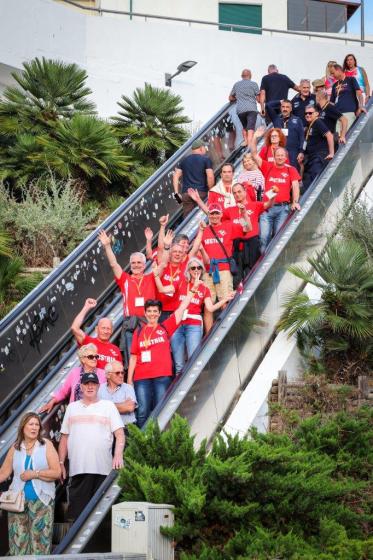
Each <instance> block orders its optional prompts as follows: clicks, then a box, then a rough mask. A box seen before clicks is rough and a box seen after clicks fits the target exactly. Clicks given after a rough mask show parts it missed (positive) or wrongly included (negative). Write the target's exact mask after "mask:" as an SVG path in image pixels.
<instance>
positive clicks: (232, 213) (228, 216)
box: [223, 201, 265, 239]
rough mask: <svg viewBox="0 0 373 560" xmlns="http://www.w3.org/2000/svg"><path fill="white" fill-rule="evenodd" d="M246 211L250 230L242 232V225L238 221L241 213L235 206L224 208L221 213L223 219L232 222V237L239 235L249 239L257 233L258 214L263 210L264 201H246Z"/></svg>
mask: <svg viewBox="0 0 373 560" xmlns="http://www.w3.org/2000/svg"><path fill="white" fill-rule="evenodd" d="M245 206H246V210H247V213H248V215H249V217H250V221H251V225H252V228H253V229H252V230H251V231H249V232H247V233H244V232H243V229H242V225H241V223H240V219H241V214H240V210H239V208H237V206H232V208H226V209H225V210H224V213H223V220H230V221H231V222H232V224H233V237H234V238H237V237H241V238H242V239H250V237H254V236H256V235H259V216H260V214H261V213H262V212H264V211H265V208H264V202H252V201H250V202H247V203H246V204H245Z"/></svg>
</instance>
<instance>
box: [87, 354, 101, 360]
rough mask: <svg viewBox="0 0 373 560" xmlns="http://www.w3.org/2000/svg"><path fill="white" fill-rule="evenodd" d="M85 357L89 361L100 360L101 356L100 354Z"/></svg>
mask: <svg viewBox="0 0 373 560" xmlns="http://www.w3.org/2000/svg"><path fill="white" fill-rule="evenodd" d="M84 357H85V358H87V360H98V359H99V357H100V356H99V355H98V354H89V355H88V356H84Z"/></svg>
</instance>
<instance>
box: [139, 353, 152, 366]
mask: <svg viewBox="0 0 373 560" xmlns="http://www.w3.org/2000/svg"><path fill="white" fill-rule="evenodd" d="M151 359H152V353H151V351H150V350H143V351H142V352H141V361H142V363H143V364H146V363H149V362H151Z"/></svg>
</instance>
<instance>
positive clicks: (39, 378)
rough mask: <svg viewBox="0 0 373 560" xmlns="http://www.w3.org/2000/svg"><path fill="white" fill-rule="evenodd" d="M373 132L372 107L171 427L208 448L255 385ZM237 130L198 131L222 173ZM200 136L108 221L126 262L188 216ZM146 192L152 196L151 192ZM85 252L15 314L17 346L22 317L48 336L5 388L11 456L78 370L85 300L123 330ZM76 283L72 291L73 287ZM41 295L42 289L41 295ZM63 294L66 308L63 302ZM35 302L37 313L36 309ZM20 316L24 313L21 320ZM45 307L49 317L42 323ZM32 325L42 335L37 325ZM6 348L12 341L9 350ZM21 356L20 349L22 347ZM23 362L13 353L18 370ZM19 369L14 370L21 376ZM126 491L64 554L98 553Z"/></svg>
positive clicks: (202, 352)
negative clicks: (39, 412) (94, 546)
mask: <svg viewBox="0 0 373 560" xmlns="http://www.w3.org/2000/svg"><path fill="white" fill-rule="evenodd" d="M372 133H373V111H369V113H368V115H367V116H366V117H363V118H361V119H360V120H359V122H358V123H357V124H356V126H355V127H354V128H353V130H352V131H351V134H350V135H349V140H348V144H347V146H346V147H345V148H343V149H341V150H340V151H339V152H338V154H337V155H336V157H335V159H334V160H333V161H332V162H331V163H330V164H329V165H328V167H327V169H326V170H325V171H324V173H323V174H322V176H321V177H320V178H319V180H318V181H317V182H315V184H314V185H313V186H312V187H311V188H310V189H309V191H308V192H307V194H306V196H305V197H304V200H303V201H302V210H301V212H299V213H297V214H296V215H294V216H293V217H292V218H291V219H290V220H289V221H288V223H287V224H286V225H285V227H284V228H283V229H282V230H281V232H280V234H279V236H277V237H276V239H274V240H273V241H272V243H271V245H270V247H269V250H268V252H267V254H266V255H265V257H264V258H263V259H262V260H261V261H260V262H259V263H258V265H257V266H256V268H255V270H254V271H253V272H252V274H251V276H250V278H249V279H248V280H247V282H246V284H245V286H244V290H243V293H242V295H241V296H240V298H237V299H235V300H234V301H233V302H232V304H231V305H230V306H229V307H228V308H227V309H226V311H225V312H224V313H223V314H222V315H221V317H220V320H219V321H218V322H217V323H216V324H215V326H214V328H213V330H212V332H211V333H210V335H209V337H208V338H207V339H206V340H205V341H204V344H203V345H202V346H201V348H200V349H199V350H198V351H196V353H195V355H194V356H193V357H192V359H191V360H190V361H189V363H188V364H187V366H186V368H185V371H184V374H183V376H182V377H181V378H180V379H179V380H178V382H177V383H175V384H174V385H173V386H172V388H171V390H170V392H169V393H168V395H167V397H166V399H165V401H164V402H163V403H162V404H161V405H160V406H159V407H158V409H156V410H155V411H154V412H153V416H154V417H155V418H157V420H158V422H159V424H160V426H161V428H162V429H163V428H165V427H166V426H167V424H168V423H169V421H170V419H171V417H172V415H173V414H175V413H178V414H181V415H183V416H185V417H186V418H188V420H189V422H190V424H191V428H192V432H193V433H195V434H196V441H197V443H198V442H199V441H200V440H201V439H202V438H204V437H207V439H210V438H211V437H212V435H213V434H214V433H215V431H216V430H217V429H218V428H219V426H221V424H222V423H223V422H224V418H225V417H226V415H227V414H228V413H229V411H230V409H231V407H232V405H233V403H234V402H235V399H236V398H237V397H238V395H239V391H240V390H242V388H244V387H245V385H246V384H247V383H248V381H249V379H250V376H251V375H252V372H253V371H254V370H255V366H256V364H257V363H258V362H259V361H260V360H261V359H262V358H263V356H264V354H265V352H266V349H267V347H268V345H269V344H270V343H271V340H272V338H273V336H274V332H275V325H276V323H277V321H278V318H279V316H280V312H281V307H280V303H281V298H282V297H283V294H284V292H285V291H287V290H288V289H289V288H295V287H297V282H298V281H297V279H296V278H295V277H292V275H290V274H289V273H288V272H287V267H288V265H289V264H298V265H299V264H304V263H305V261H306V258H307V256H309V255H310V254H311V253H313V252H314V251H315V250H316V249H320V248H322V247H323V246H324V245H325V241H326V235H327V234H328V233H331V232H332V229H333V227H334V224H335V218H336V216H337V213H338V211H339V210H340V209H341V205H342V203H341V201H342V198H343V195H344V193H345V192H346V191H347V190H348V189H351V188H354V190H355V192H356V194H357V193H358V192H359V191H360V190H361V189H362V188H363V187H364V184H365V182H366V181H367V179H368V178H369V176H370V175H371V173H372V172H373V158H372V155H373V154H372V149H373V146H372V138H373V134H372ZM232 134H233V132H232V123H231V119H230V117H229V114H228V107H225V108H223V109H222V110H221V112H220V113H219V114H218V115H217V116H216V117H215V118H214V119H212V121H210V123H208V125H206V127H204V129H203V130H202V131H200V134H199V135H198V137H201V136H202V137H203V138H204V139H205V140H206V141H208V143H209V155H210V157H211V158H212V160H213V163H214V169H215V170H216V171H218V169H219V167H220V166H221V163H222V162H223V161H228V160H233V161H234V162H235V163H237V162H238V161H239V157H240V155H241V150H240V148H238V149H235V148H234V146H233V137H232ZM193 140H194V139H191V140H190V142H189V144H188V145H187V146H186V147H184V148H183V150H185V151H184V152H183V151H182V150H181V151H179V153H178V154H175V156H174V157H173V159H172V160H171V161H170V162H167V164H165V166H163V168H162V169H163V171H162V169H161V170H159V172H158V174H155V176H153V178H151V179H150V180H149V181H150V183H151V187H152V188H150V189H149V186H150V183H149V181H148V182H147V183H146V184H145V185H144V186H143V187H142V188H141V189H140V192H139V191H138V193H136V195H137V196H136V197H135V198H134V197H130V199H129V200H128V201H127V203H126V204H125V205H127V207H126V208H125V212H124V211H123V210H124V208H123V207H122V208H119V209H118V210H117V212H115V213H114V215H113V216H111V217H110V218H108V220H107V222H106V223H104V224H103V227H105V228H106V229H109V231H113V232H114V234H115V238H116V244H117V246H116V247H115V250H116V254H117V257H118V259H119V261H120V263H121V264H122V265H124V264H125V263H126V262H127V261H128V256H129V253H131V252H132V251H134V250H138V248H139V247H143V246H144V239H143V229H144V225H145V221H146V222H147V225H149V226H150V227H153V228H154V229H158V226H157V220H158V218H159V216H160V215H162V214H164V213H166V212H170V215H171V216H172V220H173V221H174V222H175V223H176V220H177V218H178V217H179V212H180V211H179V208H177V207H176V203H175V202H174V200H173V198H172V197H171V194H170V193H171V172H172V169H173V168H174V166H175V163H176V162H177V161H178V159H180V158H181V157H182V156H183V153H185V152H186V150H187V149H188V148H189V147H190V143H191V142H192V141H193ZM180 152H182V153H180ZM146 186H147V187H148V189H149V190H146V188H144V187H146ZM125 205H123V206H125ZM198 214H199V213H198V212H195V213H194V214H193V215H192V216H190V217H189V218H188V220H187V221H186V222H183V223H182V224H181V225H180V226H179V228H178V229H179V231H180V232H183V233H184V232H185V233H188V234H189V235H192V234H193V232H194V231H195V230H196V228H197V226H198V221H199V218H198ZM129 234H131V235H129ZM124 241H125V245H123V242H124ZM82 246H83V247H82ZM82 246H80V247H82V250H80V248H78V249H77V250H76V251H75V252H74V253H76V256H77V257H79V259H80V260H79V261H78V262H79V266H77V265H76V262H75V260H74V253H73V255H71V256H70V257H68V259H66V261H68V262H67V263H66V261H65V262H64V263H63V266H64V267H66V268H65V271H63V270H62V271H60V273H61V274H60V276H58V272H59V271H58V270H57V271H56V272H55V273H53V274H54V275H55V279H54V280H55V282H54V284H53V286H54V287H51V286H52V284H51V285H50V286H49V285H48V286H46V290H44V292H43V291H42V288H41V291H40V292H38V293H37V294H36V295H37V296H38V297H39V300H40V301H39V303H37V302H34V297H33V296H32V294H31V295H30V297H29V298H28V304H27V303H26V304H25V303H24V302H23V303H22V304H20V306H19V307H18V308H16V310H15V311H14V318H13V322H12V321H11V320H9V319H8V318H7V322H6V327H8V326H9V327H8V331H7V333H8V334H6V335H5V336H8V337H10V340H11V342H13V340H14V332H16V333H17V331H15V327H14V326H13V330H12V328H11V325H14V324H17V325H18V327H19V328H21V326H22V325H23V323H20V321H21V319H20V317H21V314H22V313H23V314H24V316H26V317H27V319H28V320H29V319H30V318H33V317H37V319H36V320H35V321H34V323H35V322H36V323H37V324H36V329H39V331H40V337H39V333H38V336H37V337H36V336H30V334H29V333H30V329H29V330H27V328H26V327H25V329H26V333H23V331H22V328H21V333H22V334H25V338H21V340H22V343H21V344H19V345H18V346H17V345H15V347H16V348H17V349H18V355H19V358H20V357H21V355H22V356H23V355H24V358H22V359H23V360H24V361H23V362H22V360H21V362H20V363H22V364H23V367H24V369H25V370H27V366H28V362H27V360H28V359H30V368H29V373H26V371H25V372H24V373H25V376H26V379H25V380H23V379H22V375H18V377H17V378H16V379H15V380H14V383H13V385H12V386H11V379H10V376H8V378H7V380H8V385H9V388H10V392H9V396H8V395H7V394H6V391H5V392H4V393H3V389H2V388H1V398H2V399H3V401H2V403H1V405H0V406H1V408H0V413H1V414H2V415H3V417H4V420H5V421H4V425H3V426H2V428H1V430H0V446H1V448H0V452H1V453H2V454H3V452H5V451H6V449H7V448H8V447H9V445H10V443H11V442H12V441H13V440H14V433H15V428H16V424H17V421H18V419H19V415H20V414H21V413H22V412H23V410H25V409H27V408H33V409H36V408H37V407H38V406H39V404H41V403H42V402H44V401H45V400H47V398H48V397H49V392H50V390H51V388H52V387H53V388H54V387H55V386H56V384H58V382H60V380H62V378H63V375H64V373H66V372H67V370H68V369H70V368H71V366H72V365H73V363H74V360H73V353H74V348H71V347H70V348H69V346H68V344H70V345H71V342H69V333H68V328H69V325H70V323H71V320H72V318H73V316H74V315H75V314H76V313H77V311H78V310H79V309H80V308H81V307H82V305H83V302H84V300H85V298H86V297H88V296H92V295H93V294H95V295H97V293H100V296H99V302H100V304H101V306H102V309H104V310H105V315H107V314H109V316H112V317H113V319H114V321H115V325H116V328H117V330H118V329H119V327H120V314H121V305H120V297H119V296H117V295H113V291H114V285H113V282H112V275H111V270H110V269H109V268H108V267H107V265H106V261H105V259H104V257H103V255H102V251H100V248H99V247H98V245H97V242H96V238H95V236H94V235H92V236H91V237H90V238H88V240H86V242H84V243H83V244H82ZM65 263H66V264H65ZM98 265H99V266H98ZM63 280H64V281H63ZM67 283H71V284H72V286H71V285H70V286H67ZM37 291H38V290H36V291H34V295H35V292H37ZM60 297H61V299H62V301H63V303H60V302H59V298H60ZM108 300H109V301H108ZM63 304H65V306H66V309H65V308H64V305H63ZM28 306H29V307H30V309H29V307H28ZM35 306H36V313H35V311H34V312H33V311H32V310H33V309H35ZM117 308H119V312H118V310H117ZM17 311H20V314H19V316H17ZM41 311H42V313H43V314H44V315H43V316H42V317H41V318H40V312H41ZM38 313H39V315H38ZM118 313H119V315H118ZM8 317H9V316H8ZM57 318H58V320H57ZM61 319H62V321H64V324H63V325H62V326H60V325H59V322H60V320H61ZM29 324H30V323H27V325H29ZM32 329H33V330H34V331H35V328H34V327H32ZM32 329H31V334H33V332H32ZM12 336H13V338H11V337H12ZM27 337H29V338H27ZM35 339H36V340H35ZM4 340H7V339H6V338H4ZM25 341H29V342H28V346H31V349H30V350H29V353H27V352H26V353H25V350H28V348H27V346H26V345H25V346H24V347H22V344H24V342H25ZM45 341H47V342H45ZM32 343H34V344H32ZM3 344H4V341H3V340H2V345H1V346H2V348H1V351H3ZM46 349H47V350H46ZM12 351H13V352H14V348H12ZM22 352H23V353H22ZM43 352H44V353H46V354H45V355H44V354H43ZM13 356H14V354H13ZM9 361H11V360H10V359H9ZM14 361H15V359H14V357H13V362H12V365H13V366H14ZM48 368H49V369H50V371H48ZM15 369H16V368H15V367H13V371H14V370H15ZM31 377H32V378H33V383H34V384H35V386H34V387H32V385H31V389H29V390H30V394H29V396H28V397H27V398H26V400H24V401H23V402H19V400H20V395H19V392H20V391H22V390H23V389H22V387H25V386H26V381H27V378H29V379H31ZM38 383H39V385H38ZM17 399H18V401H17ZM3 403H4V406H3ZM7 403H8V404H7ZM25 403H26V404H25ZM7 406H8V408H6V407H7ZM9 407H10V408H12V407H13V408H14V411H13V412H10V411H9ZM62 412H63V409H61V408H59V409H58V410H55V411H53V412H52V413H51V414H50V415H49V417H48V418H47V420H46V426H47V432H48V433H49V435H50V437H55V436H56V437H57V438H58V429H59V426H60V422H61V418H62ZM7 415H8V417H7ZM3 428H4V429H3ZM118 494H119V488H118V486H117V485H116V483H115V473H112V474H111V475H109V477H108V478H107V479H106V481H105V482H104V483H103V485H102V487H101V488H100V490H99V491H98V492H97V494H96V495H95V496H94V497H93V498H92V500H91V502H90V503H89V504H88V505H87V507H86V508H85V510H84V511H83V512H82V514H81V515H80V517H79V518H78V519H77V521H76V522H75V523H74V526H73V527H72V528H71V530H70V531H69V533H68V534H67V535H66V536H65V538H63V540H62V542H61V543H60V545H59V546H58V547H57V549H56V553H62V552H65V553H79V552H82V551H83V550H86V549H87V547H88V548H89V542H90V540H91V537H92V535H93V534H94V533H95V531H96V528H97V527H98V526H99V525H100V523H101V522H102V521H103V520H104V518H105V515H106V513H107V511H108V510H109V509H110V507H111V504H112V502H113V501H114V500H115V499H116V497H117V496H118Z"/></svg>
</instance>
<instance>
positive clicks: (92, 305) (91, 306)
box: [84, 298, 97, 309]
mask: <svg viewBox="0 0 373 560" xmlns="http://www.w3.org/2000/svg"><path fill="white" fill-rule="evenodd" d="M96 305H97V300H95V299H93V298H87V299H86V300H85V304H84V307H85V308H86V309H94V308H95V307H96Z"/></svg>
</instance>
